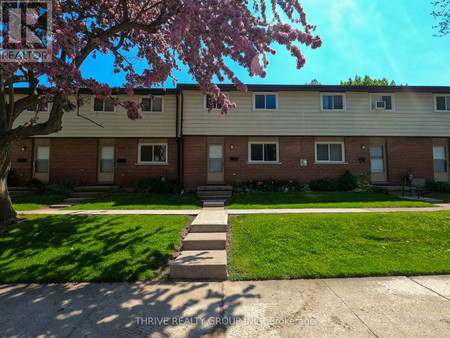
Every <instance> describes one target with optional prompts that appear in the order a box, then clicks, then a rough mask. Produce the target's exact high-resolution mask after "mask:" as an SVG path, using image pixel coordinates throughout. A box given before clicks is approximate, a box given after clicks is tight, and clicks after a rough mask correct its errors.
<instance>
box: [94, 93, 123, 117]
mask: <svg viewBox="0 0 450 338" xmlns="http://www.w3.org/2000/svg"><path fill="white" fill-rule="evenodd" d="M111 98H112V99H113V100H114V97H111ZM95 99H96V97H95V96H93V97H92V99H91V113H94V114H114V113H115V112H116V111H117V107H116V106H114V111H105V105H104V104H103V110H102V111H97V110H94V104H95ZM103 101H105V100H103Z"/></svg>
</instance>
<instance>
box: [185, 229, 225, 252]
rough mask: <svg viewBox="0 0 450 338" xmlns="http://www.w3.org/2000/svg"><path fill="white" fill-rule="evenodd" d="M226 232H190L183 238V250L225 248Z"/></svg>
mask: <svg viewBox="0 0 450 338" xmlns="http://www.w3.org/2000/svg"><path fill="white" fill-rule="evenodd" d="M226 242H227V234H226V233H225V232H216V233H190V234H188V235H187V236H186V237H185V238H184V240H183V250H225V246H226Z"/></svg>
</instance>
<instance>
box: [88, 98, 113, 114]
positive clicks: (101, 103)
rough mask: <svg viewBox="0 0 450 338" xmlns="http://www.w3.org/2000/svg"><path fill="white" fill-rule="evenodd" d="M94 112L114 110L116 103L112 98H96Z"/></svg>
mask: <svg viewBox="0 0 450 338" xmlns="http://www.w3.org/2000/svg"><path fill="white" fill-rule="evenodd" d="M93 108H94V112H114V104H113V99H112V98H110V97H109V98H107V99H106V100H102V99H99V98H97V97H95V98H94V107H93Z"/></svg>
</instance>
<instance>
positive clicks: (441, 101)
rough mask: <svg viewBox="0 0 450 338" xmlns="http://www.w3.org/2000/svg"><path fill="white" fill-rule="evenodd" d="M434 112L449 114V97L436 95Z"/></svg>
mask: <svg viewBox="0 0 450 338" xmlns="http://www.w3.org/2000/svg"><path fill="white" fill-rule="evenodd" d="M435 98H436V99H435V100H436V104H435V111H437V112H450V95H436V96H435Z"/></svg>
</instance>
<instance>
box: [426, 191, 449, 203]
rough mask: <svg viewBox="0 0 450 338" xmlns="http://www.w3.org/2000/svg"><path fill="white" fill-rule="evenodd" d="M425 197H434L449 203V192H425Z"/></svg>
mask: <svg viewBox="0 0 450 338" xmlns="http://www.w3.org/2000/svg"><path fill="white" fill-rule="evenodd" d="M424 196H426V197H431V198H436V199H438V200H442V201H444V202H445V203H450V193H448V194H445V193H440V192H427V193H425V194H424Z"/></svg>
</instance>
